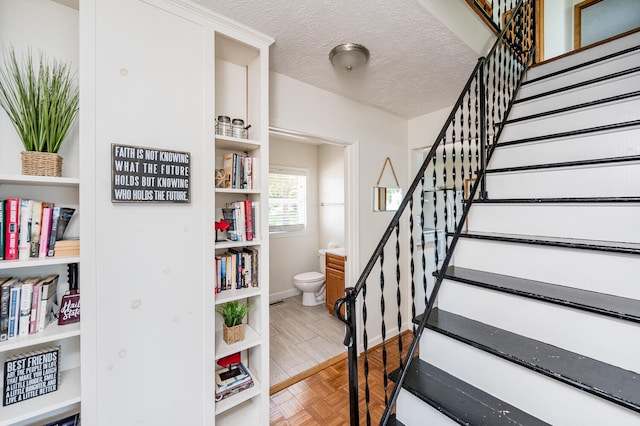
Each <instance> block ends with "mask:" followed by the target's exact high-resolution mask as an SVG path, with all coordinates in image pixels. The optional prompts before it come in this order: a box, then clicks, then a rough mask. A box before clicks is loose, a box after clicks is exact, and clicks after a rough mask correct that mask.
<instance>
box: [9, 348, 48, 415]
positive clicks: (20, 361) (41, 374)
mask: <svg viewBox="0 0 640 426" xmlns="http://www.w3.org/2000/svg"><path fill="white" fill-rule="evenodd" d="M59 359H60V348H59V347H54V348H47V349H42V350H39V351H34V352H29V353H26V354H21V355H17V356H15V357H11V358H9V359H7V360H6V361H5V362H4V395H3V396H4V397H3V399H2V405H4V406H7V405H11V404H15V403H16V402H20V401H25V400H27V399H31V398H35V397H36V396H40V395H45V394H48V393H50V392H53V391H56V390H58V361H59Z"/></svg>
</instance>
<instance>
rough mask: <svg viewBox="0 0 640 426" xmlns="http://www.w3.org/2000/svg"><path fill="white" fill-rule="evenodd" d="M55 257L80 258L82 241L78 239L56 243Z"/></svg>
mask: <svg viewBox="0 0 640 426" xmlns="http://www.w3.org/2000/svg"><path fill="white" fill-rule="evenodd" d="M54 255H55V256H80V240H79V239H78V238H75V239H71V240H59V241H56V248H55V251H54Z"/></svg>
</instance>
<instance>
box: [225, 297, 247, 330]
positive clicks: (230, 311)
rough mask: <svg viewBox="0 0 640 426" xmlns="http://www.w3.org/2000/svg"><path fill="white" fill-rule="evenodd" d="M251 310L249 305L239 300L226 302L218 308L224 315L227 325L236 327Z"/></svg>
mask: <svg viewBox="0 0 640 426" xmlns="http://www.w3.org/2000/svg"><path fill="white" fill-rule="evenodd" d="M248 312H249V305H247V304H246V303H240V302H238V301H237V300H234V301H232V302H228V303H225V304H224V305H222V306H221V307H219V308H218V313H219V314H220V315H221V316H222V319H223V320H224V324H225V325H226V326H227V327H234V326H236V325H240V324H242V320H243V319H244V317H245V315H247V313H248Z"/></svg>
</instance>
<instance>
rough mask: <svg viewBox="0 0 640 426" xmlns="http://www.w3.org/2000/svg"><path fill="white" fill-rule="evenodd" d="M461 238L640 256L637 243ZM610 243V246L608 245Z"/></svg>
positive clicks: (491, 236)
mask: <svg viewBox="0 0 640 426" xmlns="http://www.w3.org/2000/svg"><path fill="white" fill-rule="evenodd" d="M447 236H448V237H452V236H453V233H452V232H448V233H447ZM460 238H470V239H477V240H486V241H496V242H505V243H514V244H530V245H539V246H548V247H560V248H567V249H578V250H593V251H603V252H609V253H623V254H632V255H638V254H640V244H635V243H617V242H611V241H594V240H579V239H575V238H566V239H556V240H554V239H552V238H546V239H545V238H544V237H538V236H529V235H520V236H517V237H516V236H512V235H511V234H497V233H496V234H488V233H483V234H481V233H478V232H476V233H471V232H462V233H461V234H460ZM607 243H608V244H607Z"/></svg>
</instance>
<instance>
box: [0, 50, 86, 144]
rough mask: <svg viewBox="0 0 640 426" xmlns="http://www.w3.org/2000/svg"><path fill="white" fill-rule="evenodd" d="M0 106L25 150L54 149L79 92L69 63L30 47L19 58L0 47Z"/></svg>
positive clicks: (71, 117)
mask: <svg viewBox="0 0 640 426" xmlns="http://www.w3.org/2000/svg"><path fill="white" fill-rule="evenodd" d="M3 56H4V61H3V63H2V64H1V65H2V66H1V67H0V107H2V109H4V111H5V112H6V113H7V115H8V116H9V119H10V120H11V123H12V124H13V127H14V128H15V130H16V132H17V133H18V136H19V137H20V139H21V140H22V145H23V146H24V149H25V150H26V151H39V152H51V153H57V152H58V150H59V149H60V146H61V144H62V141H63V140H64V138H65V137H66V135H67V133H68V131H69V128H70V127H71V124H72V123H73V122H74V120H75V118H76V116H77V114H78V106H79V101H80V95H79V91H78V86H77V84H76V75H75V74H74V73H71V71H70V68H69V65H68V64H66V63H63V62H60V61H58V60H55V59H50V58H49V57H47V56H46V55H45V54H44V53H41V54H40V57H39V61H38V64H37V67H36V65H35V63H34V59H33V54H32V53H31V50H29V51H27V53H26V54H25V55H24V57H23V58H22V61H19V60H18V58H17V55H16V52H15V50H14V49H13V48H10V49H9V51H7V50H6V49H3Z"/></svg>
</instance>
